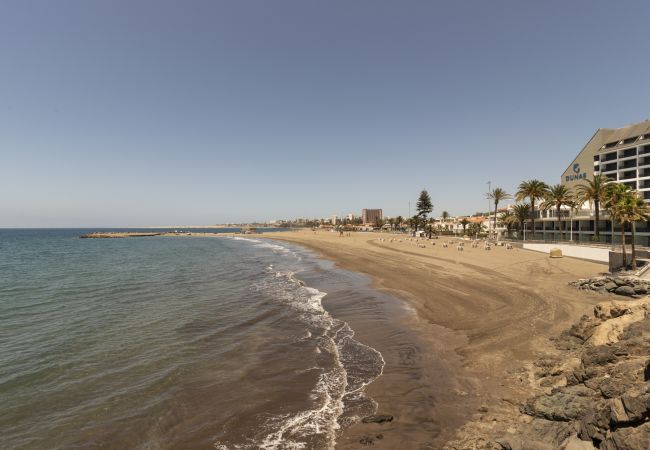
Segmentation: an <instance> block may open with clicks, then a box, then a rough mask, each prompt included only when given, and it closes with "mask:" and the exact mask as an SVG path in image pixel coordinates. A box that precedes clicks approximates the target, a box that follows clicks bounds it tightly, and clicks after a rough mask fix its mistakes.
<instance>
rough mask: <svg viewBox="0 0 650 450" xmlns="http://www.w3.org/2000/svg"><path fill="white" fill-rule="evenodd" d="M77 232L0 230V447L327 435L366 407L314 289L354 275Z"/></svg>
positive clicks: (348, 352)
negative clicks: (344, 275) (90, 235)
mask: <svg viewBox="0 0 650 450" xmlns="http://www.w3.org/2000/svg"><path fill="white" fill-rule="evenodd" d="M82 232H84V230H0V398H1V402H0V404H1V405H2V414H0V430H2V431H1V432H0V448H3V449H13V448H17V449H19V448H20V449H22V448H25V449H27V448H30V449H31V448H36V449H39V448H48V449H51V448H99V447H102V448H125V449H126V448H134V449H158V448H193V449H198V448H205V449H215V448H216V449H221V450H225V449H258V448H261V449H299V448H309V449H311V448H314V449H326V448H332V447H333V446H334V445H335V442H336V439H337V437H338V436H339V435H340V433H341V432H342V430H344V429H345V428H346V427H348V426H349V425H351V424H352V423H355V422H356V421H358V420H359V418H360V417H363V416H364V415H367V414H372V413H373V412H375V410H376V408H377V405H376V403H375V402H374V400H373V399H372V398H369V397H368V396H367V395H366V394H365V392H364V388H365V386H366V385H368V384H369V383H371V382H372V381H373V380H375V379H376V378H377V377H379V376H380V375H381V374H382V370H383V367H384V359H383V357H382V355H381V354H380V353H379V352H378V351H377V350H375V349H373V348H371V347H369V346H367V345H366V344H364V343H363V342H359V341H357V340H356V339H355V334H354V330H352V329H351V328H350V326H349V325H348V324H347V323H346V322H343V321H341V320H339V319H337V317H336V315H335V314H332V313H330V312H328V311H327V310H326V309H325V308H324V307H323V302H322V300H323V298H324V297H325V296H326V295H328V291H329V289H328V285H330V286H332V289H331V291H332V292H335V295H336V296H338V300H339V301H342V302H347V301H354V299H355V295H358V289H357V287H359V286H355V285H354V283H350V280H345V282H343V281H341V279H340V278H337V274H336V273H335V271H333V270H331V269H328V268H327V267H326V266H324V265H323V264H322V263H321V262H320V261H318V260H317V259H315V258H314V257H313V256H312V255H310V254H309V253H308V252H305V251H304V250H301V249H299V248H296V247H292V246H288V245H285V244H276V243H273V242H270V241H264V240H263V239H260V238H250V237H247V238H228V237H148V238H128V239H78V235H79V234H81V233H82ZM303 280H308V282H307V283H306V282H305V281H303ZM337 280H338V281H337ZM315 285H318V289H317V288H316V287H314V286H315ZM330 295H332V294H330ZM366 295H368V294H367V292H366Z"/></svg>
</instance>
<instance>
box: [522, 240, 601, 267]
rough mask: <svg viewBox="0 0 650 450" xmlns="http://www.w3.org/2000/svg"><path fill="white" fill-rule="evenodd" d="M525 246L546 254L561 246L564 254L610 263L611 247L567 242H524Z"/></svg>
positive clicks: (527, 248)
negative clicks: (569, 243)
mask: <svg viewBox="0 0 650 450" xmlns="http://www.w3.org/2000/svg"><path fill="white" fill-rule="evenodd" d="M523 248H525V249H526V250H533V251H536V252H542V253H546V254H550V253H551V249H552V248H559V249H560V250H562V255H564V256H570V257H572V258H580V259H588V260H590V261H597V262H602V263H606V264H608V263H609V248H603V247H586V246H582V245H566V244H523Z"/></svg>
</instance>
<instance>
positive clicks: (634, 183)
mask: <svg viewBox="0 0 650 450" xmlns="http://www.w3.org/2000/svg"><path fill="white" fill-rule="evenodd" d="M622 184H624V185H625V186H627V187H629V188H630V189H632V190H633V191H634V190H636V181H628V182H625V183H622Z"/></svg>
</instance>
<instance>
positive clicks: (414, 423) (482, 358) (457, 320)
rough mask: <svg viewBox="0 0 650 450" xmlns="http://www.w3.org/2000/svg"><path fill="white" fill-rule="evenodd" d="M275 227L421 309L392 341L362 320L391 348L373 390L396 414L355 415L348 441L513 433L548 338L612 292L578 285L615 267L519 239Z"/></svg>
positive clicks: (387, 442)
mask: <svg viewBox="0 0 650 450" xmlns="http://www.w3.org/2000/svg"><path fill="white" fill-rule="evenodd" d="M264 237H268V238H272V239H277V240H283V241H287V242H292V243H296V244H300V245H303V246H305V247H308V248H310V249H313V250H315V251H316V252H317V253H318V254H320V255H322V256H323V257H325V258H328V259H331V260H333V261H335V263H336V264H337V265H338V266H339V267H341V268H343V269H347V270H351V271H356V272H360V273H363V274H366V275H369V276H370V277H371V278H372V280H373V284H374V287H376V288H378V289H380V290H384V291H387V292H389V293H391V294H393V295H394V296H397V297H399V298H401V299H403V300H405V301H406V303H407V304H408V305H410V307H411V308H412V313H410V314H396V315H395V321H396V322H399V323H400V324H401V325H402V326H403V327H404V329H405V331H410V332H411V333H412V334H414V335H417V339H416V340H414V341H413V343H412V345H411V346H410V347H409V346H408V345H406V344H405V342H402V345H400V346H398V347H399V348H393V347H391V343H390V342H389V341H390V336H385V335H384V334H385V333H383V334H382V330H381V324H380V323H376V324H374V326H373V324H372V323H371V322H368V321H366V323H365V324H361V325H359V324H352V325H353V328H354V329H355V330H357V329H359V330H360V331H358V333H357V334H358V336H359V337H360V338H361V339H365V340H366V343H367V344H368V345H371V346H373V347H375V348H377V349H379V350H380V351H382V353H384V355H385V357H386V362H387V364H386V368H385V370H384V375H383V376H382V377H380V378H379V379H378V380H376V381H375V382H374V383H372V384H371V385H370V386H369V387H368V389H367V391H368V393H369V394H370V395H371V396H372V397H373V398H374V399H375V400H377V402H378V403H379V411H378V412H379V413H386V414H392V415H394V416H395V420H394V421H393V422H390V423H384V424H381V425H377V424H362V423H360V424H357V425H354V426H352V427H351V428H349V429H348V430H346V432H344V433H343V436H342V437H341V439H340V440H339V448H360V447H362V446H363V444H360V440H362V439H366V441H365V442H366V444H368V443H370V441H369V440H371V441H372V444H373V448H386V449H395V448H405V449H411V448H413V449H420V448H422V449H424V448H434V449H435V448H443V447H445V443H448V444H447V445H448V446H450V445H451V444H449V442H450V441H455V444H453V448H472V446H473V445H474V443H476V442H479V441H480V440H481V437H486V438H488V439H490V438H492V439H493V438H495V437H498V436H500V435H502V434H503V433H505V432H507V429H508V427H509V426H511V425H512V424H513V421H517V420H523V418H522V417H521V415H520V414H519V412H518V405H519V404H520V402H521V401H523V400H524V399H526V398H528V397H530V396H531V395H533V394H535V389H536V387H535V386H534V383H533V381H532V379H533V377H532V362H533V361H534V360H536V359H537V358H539V357H540V356H542V355H543V354H544V353H545V352H547V351H552V343H551V341H550V340H549V338H551V337H554V336H557V335H558V334H559V333H560V332H561V331H563V330H565V329H567V328H568V327H569V326H570V325H571V323H573V322H575V321H576V320H577V319H578V318H579V317H580V316H581V315H582V314H584V313H586V312H587V311H589V310H590V309H591V307H592V306H593V305H594V304H596V303H597V302H598V301H599V299H600V300H602V297H601V296H599V295H598V294H595V293H584V292H578V291H577V290H575V289H573V288H571V287H569V286H568V285H567V283H568V282H569V281H572V280H575V279H578V278H585V277H589V276H593V275H596V274H598V273H602V272H605V271H606V270H607V266H606V265H604V264H597V263H593V262H588V261H582V260H578V259H573V258H562V259H551V258H549V257H548V255H545V254H542V253H537V252H532V251H527V250H522V249H518V248H515V249H512V250H508V249H506V248H505V247H496V248H493V249H492V250H491V251H486V250H484V249H483V247H482V246H479V248H471V246H470V244H469V243H466V244H465V246H464V251H462V252H461V251H458V250H457V249H456V246H455V245H450V246H449V247H448V248H443V245H442V244H443V242H446V241H448V240H449V239H443V238H440V239H437V240H433V241H431V242H435V244H436V245H435V246H432V245H431V243H425V244H424V245H425V248H420V247H418V246H417V245H416V244H415V242H414V241H411V240H407V239H408V237H407V236H403V235H401V236H393V235H388V234H379V233H352V235H351V236H345V237H339V236H338V234H337V233H332V232H324V231H318V232H316V233H314V232H312V231H310V230H302V231H295V232H294V231H291V232H284V233H272V234H265V235H264ZM391 238H394V239H395V241H394V242H390V239H391ZM381 239H385V240H381ZM399 240H401V242H399ZM414 339H415V338H414ZM387 341H388V342H387ZM368 439H369V440H368ZM449 448H452V447H449Z"/></svg>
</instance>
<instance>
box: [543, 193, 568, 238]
mask: <svg viewBox="0 0 650 450" xmlns="http://www.w3.org/2000/svg"><path fill="white" fill-rule="evenodd" d="M572 200H573V194H572V193H571V189H569V188H567V187H566V186H564V185H563V184H556V185H554V186H551V187H549V188H548V192H547V194H546V197H544V201H543V202H542V203H541V204H540V205H539V207H540V208H541V209H544V210H549V209H553V208H555V214H556V219H557V229H558V230H560V239H562V221H561V220H560V213H561V211H562V206H565V205H568V204H569V203H570V202H571V201H572Z"/></svg>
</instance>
